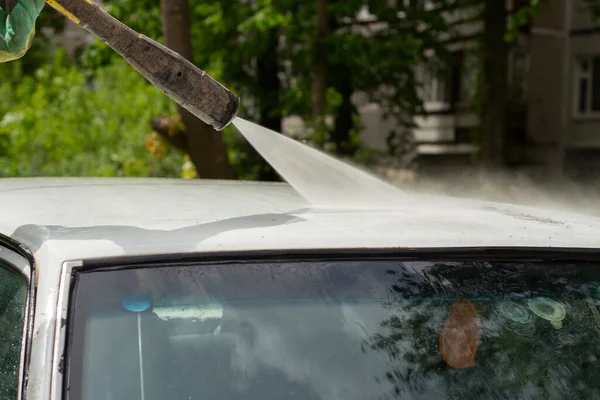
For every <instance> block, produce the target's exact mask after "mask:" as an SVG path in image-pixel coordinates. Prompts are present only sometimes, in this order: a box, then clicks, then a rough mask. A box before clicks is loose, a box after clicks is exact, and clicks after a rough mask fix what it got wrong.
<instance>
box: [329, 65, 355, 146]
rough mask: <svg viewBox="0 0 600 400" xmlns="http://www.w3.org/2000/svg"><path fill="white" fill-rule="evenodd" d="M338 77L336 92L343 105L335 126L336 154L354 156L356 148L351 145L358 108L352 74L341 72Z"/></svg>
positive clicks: (337, 113)
mask: <svg viewBox="0 0 600 400" xmlns="http://www.w3.org/2000/svg"><path fill="white" fill-rule="evenodd" d="M338 75H339V76H338V77H337V81H338V82H337V84H336V85H335V88H336V90H337V91H338V92H339V93H340V94H341V96H342V104H340V107H339V108H338V110H337V112H336V115H335V125H334V128H333V132H332V135H331V136H332V139H333V143H334V144H335V152H336V154H338V155H340V156H352V155H354V154H355V153H356V150H357V149H356V148H355V147H354V146H353V144H352V143H351V139H352V138H351V137H350V133H351V132H352V128H354V114H355V113H357V110H356V107H355V106H354V104H353V103H352V94H353V93H354V89H353V88H352V77H351V76H350V74H347V73H344V72H341V71H340V74H338Z"/></svg>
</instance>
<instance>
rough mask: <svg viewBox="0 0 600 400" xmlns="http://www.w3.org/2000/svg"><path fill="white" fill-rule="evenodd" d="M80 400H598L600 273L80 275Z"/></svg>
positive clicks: (422, 267)
mask: <svg viewBox="0 0 600 400" xmlns="http://www.w3.org/2000/svg"><path fill="white" fill-rule="evenodd" d="M73 293H74V300H72V302H73V303H72V304H71V310H72V312H71V315H70V318H69V324H70V329H71V336H70V339H69V344H68V346H69V349H68V354H69V356H68V357H69V362H68V369H69V382H68V384H67V385H66V386H67V387H69V390H68V392H67V393H68V397H69V398H71V399H85V400H96V399H98V400H100V399H102V400H105V399H144V400H146V399H203V400H207V399H232V400H233V399H260V400H281V399H303V400H308V399H315V400H316V399H323V400H334V399H345V400H348V399H357V400H358V399H391V398H398V397H400V398H409V399H425V398H427V399H432V398H436V399H437V398H453V399H483V398H485V399H487V398H492V397H493V398H511V399H514V398H581V399H588V398H597V397H598V396H600V390H599V389H600V381H599V380H598V376H600V309H599V307H600V265H598V264H595V263H559V262H555V263H551V262H530V263H527V262H499V261H498V262H473V261H456V262H448V261H441V262H434V261H432V262H401V261H381V260H379V261H332V262H297V263H293V262H278V263H246V264H243V263H235V264H210V265H184V266H169V267H154V268H139V269H124V270H103V271H97V272H94V271H89V272H80V273H77V274H76V276H75V289H74V292H73Z"/></svg>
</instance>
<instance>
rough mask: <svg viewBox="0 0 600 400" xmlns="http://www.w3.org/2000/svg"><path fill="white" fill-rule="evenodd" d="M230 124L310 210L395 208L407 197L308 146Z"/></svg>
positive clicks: (242, 122)
mask: <svg viewBox="0 0 600 400" xmlns="http://www.w3.org/2000/svg"><path fill="white" fill-rule="evenodd" d="M233 124H234V125H235V127H236V128H237V129H238V131H239V132H240V133H241V134H242V135H243V136H244V138H245V139H246V140H248V142H250V144H251V145H252V147H254V148H255V149H256V151H258V153H259V154H260V155H261V156H262V157H263V158H264V159H265V160H266V161H267V162H268V163H269V164H270V165H271V166H272V167H273V168H274V169H275V170H276V171H277V172H278V173H279V175H281V177H283V179H285V180H286V181H287V182H288V183H289V184H290V185H291V186H292V187H293V188H294V189H295V190H296V191H297V192H298V193H299V194H300V195H301V196H302V197H304V199H306V200H307V201H308V202H309V203H310V204H311V205H312V206H313V207H318V208H336V209H339V208H353V209H356V208H362V209H373V208H375V209H381V208H388V209H389V208H398V207H400V206H402V204H403V203H404V202H405V201H406V199H407V197H408V195H407V194H406V193H404V192H403V191H402V190H400V189H398V188H396V187H394V186H392V185H391V184H388V183H386V182H384V181H382V180H380V179H378V178H376V177H375V176H373V175H371V174H369V173H367V172H365V171H363V170H361V169H359V168H356V167H353V166H351V165H349V164H347V163H345V162H343V161H340V160H338V159H336V158H334V157H332V156H330V155H328V154H325V153H323V152H321V151H319V150H317V149H314V148H312V147H310V146H308V145H305V144H303V143H301V142H298V141H296V140H294V139H291V138H289V137H287V136H284V135H282V134H280V133H277V132H275V131H272V130H270V129H267V128H264V127H262V126H260V125H257V124H254V123H252V122H250V121H246V120H244V119H242V118H239V117H236V118H235V119H234V120H233Z"/></svg>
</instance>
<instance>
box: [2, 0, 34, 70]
mask: <svg viewBox="0 0 600 400" xmlns="http://www.w3.org/2000/svg"><path fill="white" fill-rule="evenodd" d="M43 7H44V0H0V62H6V61H12V60H16V59H17V58H21V57H23V55H24V54H25V53H26V52H27V50H29V47H30V46H31V40H32V39H33V36H34V34H35V21H36V20H37V18H38V16H39V15H40V12H41V11H42V8H43Z"/></svg>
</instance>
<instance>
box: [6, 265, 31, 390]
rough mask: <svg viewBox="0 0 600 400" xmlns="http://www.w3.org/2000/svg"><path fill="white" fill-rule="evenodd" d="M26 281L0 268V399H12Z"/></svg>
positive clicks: (15, 382) (15, 387)
mask: <svg viewBox="0 0 600 400" xmlns="http://www.w3.org/2000/svg"><path fill="white" fill-rule="evenodd" d="M26 302H27V281H26V279H25V278H24V277H23V276H20V275H18V274H17V273H16V272H13V271H11V270H9V269H7V268H6V267H4V266H2V265H1V264H0V399H16V398H17V387H18V383H19V359H20V354H21V340H22V338H23V318H24V316H25V305H26Z"/></svg>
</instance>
